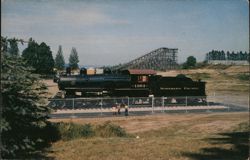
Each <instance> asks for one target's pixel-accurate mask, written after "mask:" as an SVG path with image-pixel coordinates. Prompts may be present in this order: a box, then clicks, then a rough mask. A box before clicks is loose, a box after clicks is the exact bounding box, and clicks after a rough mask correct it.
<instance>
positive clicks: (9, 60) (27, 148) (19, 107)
mask: <svg viewBox="0 0 250 160" xmlns="http://www.w3.org/2000/svg"><path fill="white" fill-rule="evenodd" d="M1 71H2V73H1V96H2V97H1V98H2V104H1V108H2V117H1V121H0V126H1V138H2V146H1V148H0V150H1V157H2V158H3V159H23V158H25V157H27V155H29V154H30V153H31V152H32V151H35V149H36V147H37V146H38V145H39V144H42V141H43V138H42V137H43V136H42V135H41V134H40V133H41V130H42V129H43V128H45V127H46V124H47V121H46V119H47V118H48V116H47V114H48V112H49V108H48V107H46V106H45V104H44V100H45V99H44V98H45V97H44V94H45V93H46V87H45V86H44V84H42V83H41V81H40V79H39V77H38V75H35V74H32V73H31V69H30V68H29V67H27V65H26V63H25V62H24V61H23V59H22V58H21V57H18V56H10V54H3V49H2V48H1Z"/></svg>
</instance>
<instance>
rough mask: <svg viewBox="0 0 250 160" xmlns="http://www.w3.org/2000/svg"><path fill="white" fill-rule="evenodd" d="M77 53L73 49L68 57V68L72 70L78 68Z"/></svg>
mask: <svg viewBox="0 0 250 160" xmlns="http://www.w3.org/2000/svg"><path fill="white" fill-rule="evenodd" d="M78 62H79V60H78V53H77V51H76V49H75V48H74V47H73V48H72V50H71V53H70V56H69V66H70V67H71V68H72V69H77V68H78Z"/></svg>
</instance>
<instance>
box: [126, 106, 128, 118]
mask: <svg viewBox="0 0 250 160" xmlns="http://www.w3.org/2000/svg"><path fill="white" fill-rule="evenodd" d="M125 116H128V106H127V105H125Z"/></svg>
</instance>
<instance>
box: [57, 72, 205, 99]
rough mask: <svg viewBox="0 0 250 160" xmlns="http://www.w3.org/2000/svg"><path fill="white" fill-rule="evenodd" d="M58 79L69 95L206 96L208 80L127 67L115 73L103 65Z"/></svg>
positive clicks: (61, 87) (62, 88)
mask: <svg viewBox="0 0 250 160" xmlns="http://www.w3.org/2000/svg"><path fill="white" fill-rule="evenodd" d="M56 81H57V82H58V87H59V89H60V90H61V91H63V92H64V93H66V96H69V95H75V94H77V95H79V96H83V97H88V96H113V97H123V96H129V97H148V96H149V95H154V96H155V97H162V96H164V97H165V96H166V97H171V96H172V97H173V96H204V97H205V96H206V94H205V82H202V81H193V80H192V79H190V78H188V77H185V76H184V75H178V76H176V77H163V76H160V75H156V72H155V71H154V70H138V69H128V70H123V71H119V72H115V73H113V72H111V70H109V69H104V72H103V74H93V75H88V74H87V70H86V69H81V70H80V74H78V75H70V72H69V71H68V74H65V75H61V76H60V77H58V78H57V80H56Z"/></svg>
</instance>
